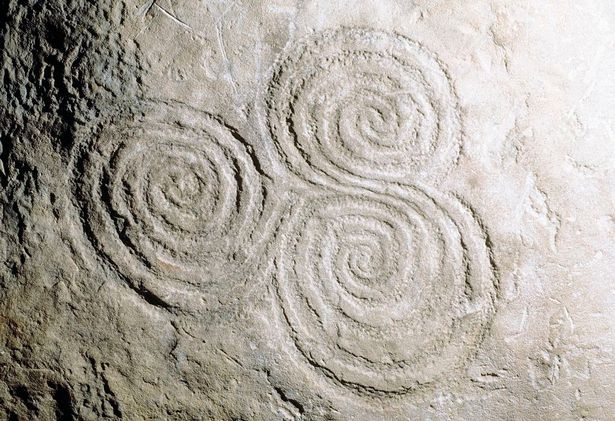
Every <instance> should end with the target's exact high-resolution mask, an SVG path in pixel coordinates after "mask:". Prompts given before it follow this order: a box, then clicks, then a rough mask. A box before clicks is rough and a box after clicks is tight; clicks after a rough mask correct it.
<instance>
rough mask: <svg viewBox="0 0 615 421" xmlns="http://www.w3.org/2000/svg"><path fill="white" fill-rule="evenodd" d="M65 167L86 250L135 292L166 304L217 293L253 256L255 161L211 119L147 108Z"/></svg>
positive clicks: (257, 194) (259, 214)
mask: <svg viewBox="0 0 615 421" xmlns="http://www.w3.org/2000/svg"><path fill="white" fill-rule="evenodd" d="M83 151H84V153H83V154H81V155H78V156H77V157H76V159H75V168H74V169H73V172H74V176H75V182H74V185H75V191H74V193H75V194H74V197H75V204H76V206H77V207H78V209H79V211H80V213H81V216H82V218H83V221H84V229H85V232H86V234H87V237H88V238H89V240H90V241H91V243H92V245H93V246H94V248H95V250H97V252H99V253H100V254H102V256H103V257H104V258H105V260H107V261H108V262H110V263H111V264H112V265H113V267H114V268H115V269H116V270H117V271H118V272H119V273H120V274H121V275H123V277H124V278H126V279H127V280H128V281H129V282H130V284H131V286H132V287H133V288H135V289H136V290H138V291H144V290H145V291H147V292H148V293H149V294H153V295H155V296H157V297H159V298H160V299H162V300H164V301H166V302H169V303H171V304H173V305H179V306H181V305H182V302H183V301H184V300H190V299H192V298H193V296H200V294H201V293H211V294H213V295H214V296H215V295H216V293H220V294H224V293H226V292H230V291H231V290H232V289H233V288H235V287H236V286H237V285H234V284H233V281H234V275H235V274H236V273H237V274H238V273H239V272H241V270H242V268H244V266H245V265H247V264H249V263H250V260H251V259H252V258H253V257H255V255H257V254H258V252H257V245H258V244H257V243H258V240H259V239H260V238H262V235H260V233H259V229H261V228H263V227H262V225H263V208H262V202H263V200H264V191H263V185H262V179H261V174H260V173H259V171H258V170H257V168H258V166H257V165H256V162H255V158H254V157H253V156H252V155H251V154H250V153H249V149H248V147H247V146H246V145H245V144H244V141H243V140H242V139H241V138H240V137H239V136H238V135H237V134H235V133H234V131H233V130H232V129H230V128H228V127H227V126H226V125H225V124H224V123H223V122H222V121H221V120H219V119H218V118H216V117H214V116H211V115H208V114H205V113H200V112H197V111H194V110H192V109H187V108H186V107H180V106H177V105H175V106H173V107H169V106H167V105H157V106H154V107H151V108H150V109H149V110H148V111H147V112H146V113H145V117H142V118H139V119H137V120H136V121H134V122H132V123H130V124H122V125H119V126H111V127H106V128H104V129H103V130H102V132H101V133H100V134H99V135H98V136H97V137H96V138H95V139H93V141H91V142H90V143H88V144H87V145H85V147H84V148H83Z"/></svg>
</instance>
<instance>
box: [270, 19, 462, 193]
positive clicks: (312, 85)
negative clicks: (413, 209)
mask: <svg viewBox="0 0 615 421" xmlns="http://www.w3.org/2000/svg"><path fill="white" fill-rule="evenodd" d="M266 113H267V121H268V127H269V130H270V134H271V137H272V138H273V141H274V142H275V144H276V147H277V150H278V153H279V155H280V156H281V157H282V158H283V160H284V161H285V163H286V164H287V166H288V167H289V168H290V169H291V170H292V172H294V173H295V174H296V175H298V176H300V177H301V178H307V179H309V180H310V181H313V180H320V179H321V178H322V177H326V178H329V179H334V180H335V181H337V182H347V183H356V182H357V181H359V182H361V181H367V182H371V181H373V180H380V181H388V182H398V183H412V182H413V181H416V180H418V179H421V178H424V177H431V178H432V179H433V177H437V176H439V175H441V174H443V173H445V172H446V171H447V170H448V169H449V168H450V167H451V166H452V165H453V164H454V162H455V161H456V158H457V156H458V153H459V147H460V140H459V137H460V119H459V116H458V105H457V99H456V94H455V92H454V90H453V88H452V85H451V83H450V80H449V77H448V75H447V73H446V72H445V70H444V69H443V67H442V65H441V64H440V62H439V61H438V60H437V59H436V58H435V57H434V55H433V54H431V53H430V52H429V51H427V50H426V49H425V48H424V47H423V46H421V45H420V44H418V43H416V42H414V41H411V40H409V39H407V38H405V37H403V36H401V35H397V34H392V33H385V32H379V31H375V30H364V29H341V30H334V31H333V30H332V31H325V32H322V33H320V34H318V35H315V36H313V37H310V38H308V39H306V40H304V41H303V42H302V43H300V44H299V45H298V46H294V47H293V49H292V50H290V52H289V53H288V55H287V56H286V57H285V58H283V59H282V60H280V61H279V62H278V64H277V66H276V67H275V71H274V73H273V75H272V78H271V83H270V85H269V88H268V91H267V93H266Z"/></svg>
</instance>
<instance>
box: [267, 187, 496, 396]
mask: <svg viewBox="0 0 615 421" xmlns="http://www.w3.org/2000/svg"><path fill="white" fill-rule="evenodd" d="M281 238H282V241H281V242H280V244H279V253H278V259H277V270H276V290H277V293H278V297H279V300H280V303H281V308H282V312H283V314H284V320H285V321H286V323H287V325H288V326H289V328H290V335H291V336H292V338H293V340H294V343H295V345H296V349H297V350H299V351H300V353H301V355H303V357H305V360H306V361H307V362H308V363H309V364H310V365H312V366H313V367H315V368H316V369H318V370H319V371H321V372H322V373H324V374H325V375H326V376H328V377H329V378H330V379H332V380H333V381H335V382H337V383H339V384H342V385H344V386H347V387H350V388H352V389H353V390H356V391H359V392H362V393H367V394H379V395H382V394H384V395H387V394H402V393H406V392H410V391H413V390H416V389H418V388H420V387H421V386H423V385H426V384H429V383H431V382H435V381H438V380H441V379H443V378H444V377H446V376H447V375H450V374H451V373H455V370H457V369H461V368H462V367H463V365H464V364H465V363H466V362H467V359H468V358H469V357H470V355H471V354H472V353H473V351H474V350H475V349H476V347H477V346H478V345H479V344H480V342H481V339H482V337H483V335H484V332H485V330H486V327H487V325H488V323H489V321H490V319H491V317H492V315H493V311H494V299H495V294H496V283H495V279H494V274H493V272H492V266H491V261H490V256H489V253H488V248H487V246H486V244H485V235H484V233H483V232H482V230H481V227H480V225H479V224H478V223H476V222H475V221H474V219H473V217H472V215H471V213H470V212H469V211H467V210H466V209H465V208H464V207H463V206H462V205H461V204H460V203H458V202H457V201H456V200H453V199H452V198H449V197H447V196H443V195H438V194H437V193H429V194H428V193H427V192H425V191H423V190H421V189H418V188H412V189H408V190H407V193H405V194H404V195H403V197H400V198H396V197H392V196H388V195H384V194H376V193H372V192H367V191H361V192H353V193H323V194H321V195H318V196H316V197H310V198H306V197H304V198H302V199H299V200H298V203H297V204H296V207H295V208H294V212H293V214H292V216H290V217H289V219H288V221H287V223H286V224H285V227H284V229H283V232H282V235H281Z"/></svg>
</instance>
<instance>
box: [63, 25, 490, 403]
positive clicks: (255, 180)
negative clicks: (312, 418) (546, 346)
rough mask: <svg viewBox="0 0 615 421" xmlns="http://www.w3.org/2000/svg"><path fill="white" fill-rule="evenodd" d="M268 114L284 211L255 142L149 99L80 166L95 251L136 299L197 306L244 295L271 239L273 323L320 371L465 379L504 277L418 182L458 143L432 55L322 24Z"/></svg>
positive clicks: (344, 376)
mask: <svg viewBox="0 0 615 421" xmlns="http://www.w3.org/2000/svg"><path fill="white" fill-rule="evenodd" d="M262 105H263V108H261V110H262V117H263V118H264V120H263V127H266V130H265V131H266V136H267V138H270V139H271V140H272V141H273V143H274V145H275V148H274V149H275V151H276V152H277V157H278V158H279V159H280V160H281V161H282V162H283V163H284V164H286V165H285V166H284V167H283V168H284V171H288V172H285V173H284V174H283V175H282V177H283V179H281V180H280V179H278V180H279V181H280V182H279V185H277V186H276V184H275V182H274V184H273V189H274V190H277V189H278V188H279V189H287V188H288V187H287V186H288V185H289V184H290V185H291V188H290V190H291V191H292V192H291V194H290V195H289V196H290V197H293V198H294V200H293V201H292V203H291V205H290V208H289V211H288V212H287V217H286V218H277V219H276V218H273V217H272V215H273V214H275V215H277V214H283V213H284V212H279V213H276V212H273V213H269V212H268V211H267V210H266V209H267V208H268V202H269V201H270V200H271V196H272V195H271V194H268V191H267V190H268V187H267V184H266V183H265V181H264V179H265V178H267V177H265V176H264V174H262V173H261V168H262V167H261V163H259V162H258V160H257V159H256V157H255V156H254V154H253V153H252V148H251V146H250V143H249V142H248V141H246V140H245V139H244V138H242V137H241V136H239V134H238V133H237V132H236V131H235V130H234V129H232V128H230V127H229V126H228V125H226V124H225V123H224V122H223V121H222V120H221V119H220V118H219V117H215V116H212V115H209V114H206V113H201V112H198V111H195V110H192V109H189V108H187V107H184V106H178V105H173V104H158V103H157V104H154V105H150V106H148V107H147V111H146V112H145V113H144V114H143V116H142V117H138V118H136V119H135V120H134V121H132V122H130V123H122V124H121V125H114V126H111V127H106V128H104V129H103V130H102V131H101V132H100V133H98V135H97V136H95V137H94V138H93V139H91V140H89V141H86V142H85V143H84V144H83V145H81V146H80V147H78V148H77V149H76V152H75V154H74V156H73V160H72V164H71V165H72V168H71V173H72V175H73V181H74V184H73V185H74V189H73V193H74V201H73V208H74V209H75V210H76V211H77V213H78V214H79V217H80V220H81V222H82V228H83V232H84V233H85V237H86V238H87V241H88V242H89V244H90V246H91V249H92V250H94V253H95V254H98V255H99V256H101V257H102V259H103V260H104V261H105V263H106V264H107V265H110V266H111V267H112V268H113V270H115V271H116V272H117V273H119V274H120V275H121V277H122V278H123V279H125V280H126V281H127V282H128V284H129V285H130V286H131V287H132V288H133V289H134V290H136V291H137V292H139V293H140V294H147V295H153V296H155V297H157V299H159V300H161V301H163V302H165V303H168V304H170V305H171V306H174V307H176V308H178V309H182V308H188V307H189V308H191V309H195V308H196V309H198V307H199V303H200V302H205V301H206V300H207V297H209V298H212V299H213V300H214V301H215V300H216V297H221V296H227V295H232V294H236V295H237V296H238V297H239V298H241V297H242V294H244V293H245V289H244V288H243V287H244V286H245V284H246V283H249V282H250V280H249V279H248V278H250V277H252V276H256V275H257V273H258V271H259V270H260V269H259V265H260V263H262V260H265V261H267V260H269V254H268V253H265V251H264V250H265V248H266V247H265V246H264V243H265V242H266V241H268V239H273V240H274V244H275V246H274V247H273V249H274V250H275V251H276V255H275V257H274V259H273V262H274V263H275V264H274V265H273V266H274V272H275V273H274V279H273V284H274V286H275V291H276V293H277V299H278V302H279V304H280V309H281V314H283V316H284V317H283V318H282V319H283V322H284V323H285V324H286V326H287V327H288V333H289V336H290V337H291V338H292V340H293V344H294V345H293V346H294V347H295V349H296V350H297V351H298V352H299V354H300V355H301V356H302V361H304V363H305V364H307V365H309V366H311V367H312V368H313V369H314V370H316V371H317V372H318V373H322V374H323V375H324V376H326V377H327V378H329V379H330V380H332V381H333V382H334V383H335V384H337V385H340V386H343V387H347V388H350V389H351V390H352V391H355V392H358V393H367V394H378V395H387V394H403V393H407V392H410V391H413V390H416V389H417V388H418V387H420V386H421V385H425V384H429V383H433V382H437V381H439V380H441V379H443V378H445V377H446V376H447V375H448V374H450V373H452V372H455V371H457V370H459V369H462V368H463V366H464V364H466V363H467V361H468V359H469V358H470V357H471V355H472V354H473V353H474V352H475V351H476V349H477V348H478V346H479V345H480V343H481V341H482V338H483V337H484V335H485V332H486V329H487V326H488V324H489V321H490V320H491V318H492V317H493V314H494V312H495V305H496V302H495V299H496V295H497V283H496V277H495V274H494V271H493V269H494V268H493V266H492V262H491V258H490V250H489V247H488V245H487V234H486V232H485V231H484V229H483V227H482V225H481V224H480V223H478V221H476V219H475V215H474V214H473V212H472V211H471V210H470V209H468V208H467V206H465V205H464V204H462V203H461V202H460V201H459V200H457V199H455V197H454V196H453V195H451V194H447V193H445V192H439V191H438V190H437V189H435V188H433V187H430V188H427V187H420V186H425V185H428V184H430V182H431V181H435V180H438V179H440V177H441V176H442V175H443V174H445V173H447V172H448V170H449V169H450V168H452V167H453V166H454V164H455V162H456V159H457V157H458V154H459V150H460V136H461V135H460V133H461V121H460V118H459V114H460V113H459V107H458V103H457V97H456V94H455V92H454V89H453V87H452V83H451V80H450V77H449V76H448V73H447V71H446V70H445V69H444V67H443V66H442V64H441V63H440V61H439V60H438V59H437V58H436V57H435V56H434V55H433V54H432V53H430V52H429V51H428V50H427V49H426V48H425V47H423V46H422V45H420V44H418V43H416V42H414V41H411V40H409V39H407V38H405V37H403V36H400V35H397V34H392V33H385V32H381V31H374V30H365V29H340V30H335V31H325V32H321V33H319V34H316V35H313V36H310V37H308V38H306V39H304V40H303V41H301V42H299V43H296V44H295V45H294V46H293V48H292V49H289V50H288V51H287V52H286V53H285V55H284V56H283V57H282V58H281V59H280V60H278V61H277V64H276V66H274V69H273V70H272V73H271V75H270V80H269V84H268V85H267V89H266V91H265V92H264V97H263V98H262ZM286 174H288V175H292V177H289V176H288V175H286ZM291 178H292V182H290V183H289V182H288V180H290V179H291ZM274 181H275V180H274ZM272 218H273V219H276V221H274V222H272ZM276 229H277V232H273V231H275V230H276ZM195 297H197V298H195ZM220 301H221V300H220Z"/></svg>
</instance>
